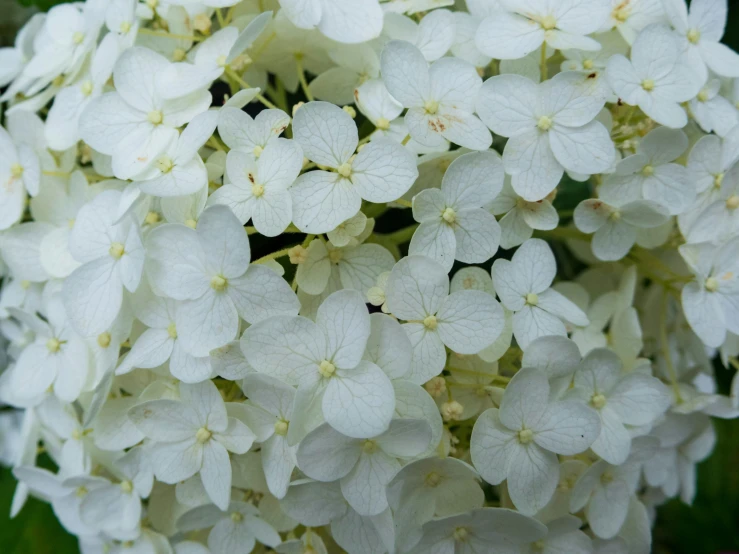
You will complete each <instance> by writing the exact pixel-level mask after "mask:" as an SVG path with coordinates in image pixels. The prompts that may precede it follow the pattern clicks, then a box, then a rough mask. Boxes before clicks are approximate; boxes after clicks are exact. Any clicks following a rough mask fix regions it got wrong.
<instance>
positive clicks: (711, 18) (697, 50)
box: [662, 0, 739, 84]
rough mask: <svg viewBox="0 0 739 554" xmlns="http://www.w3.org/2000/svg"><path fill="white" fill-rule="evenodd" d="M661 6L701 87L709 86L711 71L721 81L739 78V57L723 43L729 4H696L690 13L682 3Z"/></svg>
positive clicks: (702, 0) (700, 0) (669, 0)
mask: <svg viewBox="0 0 739 554" xmlns="http://www.w3.org/2000/svg"><path fill="white" fill-rule="evenodd" d="M662 4H663V6H664V10H665V12H666V14H667V18H668V19H669V21H670V24H671V25H672V26H673V27H674V28H675V31H676V32H677V34H678V35H679V36H680V40H679V42H678V45H679V47H680V49H681V50H683V51H685V52H686V54H687V61H688V63H689V65H690V67H691V69H692V70H693V71H694V72H695V73H696V75H697V76H698V80H699V83H700V84H703V83H705V82H706V79H707V77H708V70H709V69H710V70H711V71H713V72H714V73H716V74H717V75H720V76H722V77H739V56H737V54H736V53H735V52H734V51H733V50H731V49H730V48H729V47H728V46H726V45H725V44H721V42H720V41H721V38H722V37H723V36H724V29H725V28H726V15H727V12H728V6H727V2H726V0H718V1H712V0H696V1H695V2H691V4H690V12H688V8H687V6H686V4H685V2H684V1H683V0H663V2H662Z"/></svg>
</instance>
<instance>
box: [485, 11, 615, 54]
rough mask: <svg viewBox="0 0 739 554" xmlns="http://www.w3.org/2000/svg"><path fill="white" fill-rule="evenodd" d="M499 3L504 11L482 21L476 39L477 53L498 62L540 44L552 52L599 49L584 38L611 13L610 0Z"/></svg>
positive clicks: (531, 50) (597, 45)
mask: <svg viewBox="0 0 739 554" xmlns="http://www.w3.org/2000/svg"><path fill="white" fill-rule="evenodd" d="M499 3H500V4H501V7H502V8H503V9H502V10H499V11H493V13H492V14H490V15H489V16H488V17H487V18H486V19H484V20H483V21H482V23H481V24H480V28H479V29H478V31H477V37H476V43H477V47H478V48H479V49H480V51H482V52H484V53H485V54H487V55H488V56H490V57H492V58H496V59H499V60H510V59H516V58H523V57H524V56H526V55H527V54H529V53H530V52H533V51H534V50H537V49H538V48H540V47H541V46H542V44H543V43H546V44H547V45H548V46H550V47H551V48H554V49H555V50H567V49H572V48H576V49H578V50H599V49H600V44H598V42H597V41H595V40H593V39H592V38H590V37H588V36H586V35H589V34H590V33H593V32H595V31H597V30H598V29H599V28H600V27H601V26H602V25H603V22H604V21H605V19H606V18H607V17H608V13H609V11H610V2H609V0H591V1H588V0H564V1H562V2H557V3H554V4H552V3H549V2H547V1H546V0H530V1H529V2H526V3H525V4H521V3H520V2H517V1H516V0H499Z"/></svg>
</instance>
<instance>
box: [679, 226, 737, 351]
mask: <svg viewBox="0 0 739 554" xmlns="http://www.w3.org/2000/svg"><path fill="white" fill-rule="evenodd" d="M738 248H739V239H737V238H733V239H732V240H730V241H728V242H726V243H724V244H722V245H720V246H719V245H716V244H713V243H705V242H704V243H699V244H686V245H683V246H681V247H680V254H681V255H682V257H683V259H684V260H685V262H686V263H687V264H688V266H690V268H691V270H692V271H693V273H694V274H695V281H692V282H690V283H688V284H687V285H685V287H684V288H683V291H682V305H683V310H685V319H687V320H688V323H689V324H690V326H691V327H692V328H693V331H695V333H696V334H697V335H698V337H700V339H701V340H702V341H703V342H704V343H706V345H708V346H714V347H718V346H720V345H721V344H722V343H723V342H724V339H725V338H726V332H727V331H731V332H732V333H734V334H739V333H738V332H739V317H738V316H739V311H737V307H738V306H739V288H737V285H738V284H739V280H738V279H737V276H739V267H737V263H739V253H738V252H737V249H738Z"/></svg>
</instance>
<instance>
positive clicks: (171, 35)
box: [138, 29, 206, 42]
mask: <svg viewBox="0 0 739 554" xmlns="http://www.w3.org/2000/svg"><path fill="white" fill-rule="evenodd" d="M138 32H139V34H140V35H151V36H153V37H162V38H171V39H173V40H191V41H193V42H200V41H202V40H205V39H206V37H196V36H194V35H178V34H175V33H168V32H166V31H154V30H153V29H139V31H138Z"/></svg>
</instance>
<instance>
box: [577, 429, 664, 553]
mask: <svg viewBox="0 0 739 554" xmlns="http://www.w3.org/2000/svg"><path fill="white" fill-rule="evenodd" d="M639 440H640V441H642V442H641V444H640V448H639V449H637V450H636V451H635V452H634V454H632V456H631V458H630V459H629V460H628V461H626V462H625V463H623V464H621V465H619V466H613V465H611V464H609V463H608V462H606V461H605V460H600V461H598V462H595V463H594V464H593V465H592V466H590V467H589V468H588V469H587V470H586V471H585V473H583V474H582V475H581V476H580V478H579V479H578V481H577V483H576V484H575V487H574V488H573V490H572V495H571V496H570V511H571V512H579V511H580V510H582V509H584V510H585V516H586V517H587V520H588V522H589V523H590V528H591V529H592V531H593V533H594V534H595V536H596V537H599V538H603V539H610V538H612V537H614V536H615V535H616V534H617V533H618V532H619V530H620V529H621V526H622V525H623V524H624V521H625V520H626V515H627V513H628V511H629V502H630V500H631V497H632V495H633V494H634V492H635V490H636V487H637V485H638V483H639V473H640V471H641V464H642V462H643V461H644V460H646V459H648V458H649V456H650V455H652V454H654V444H653V443H654V442H655V441H653V439H652V438H651V437H644V438H642V439H639Z"/></svg>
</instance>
